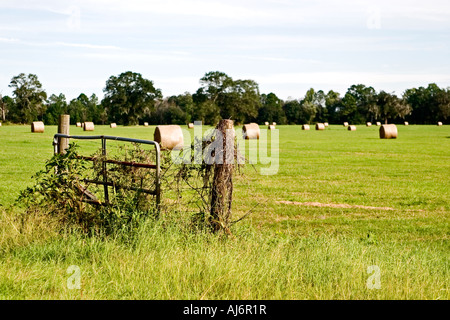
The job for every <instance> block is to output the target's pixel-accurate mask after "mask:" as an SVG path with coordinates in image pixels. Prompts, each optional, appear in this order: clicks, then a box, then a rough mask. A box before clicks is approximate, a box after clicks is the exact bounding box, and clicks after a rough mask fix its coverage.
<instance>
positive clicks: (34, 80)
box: [9, 73, 47, 123]
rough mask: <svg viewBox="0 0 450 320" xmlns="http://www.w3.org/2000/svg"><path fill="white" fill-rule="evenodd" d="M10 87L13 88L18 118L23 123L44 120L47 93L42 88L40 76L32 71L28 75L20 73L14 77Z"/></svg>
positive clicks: (16, 116)
mask: <svg viewBox="0 0 450 320" xmlns="http://www.w3.org/2000/svg"><path fill="white" fill-rule="evenodd" d="M9 87H11V88H12V89H13V96H14V102H15V107H16V110H15V111H16V115H15V118H16V120H18V121H19V122H22V123H31V122H32V121H35V120H42V118H43V115H44V113H45V105H44V101H45V99H47V94H46V93H45V91H44V90H42V84H41V83H40V82H39V80H38V77H37V76H36V75H34V74H31V73H30V74H28V75H25V74H24V73H20V74H19V75H18V76H15V77H13V78H12V80H11V83H10V84H9Z"/></svg>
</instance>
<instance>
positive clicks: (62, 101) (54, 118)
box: [44, 93, 67, 125]
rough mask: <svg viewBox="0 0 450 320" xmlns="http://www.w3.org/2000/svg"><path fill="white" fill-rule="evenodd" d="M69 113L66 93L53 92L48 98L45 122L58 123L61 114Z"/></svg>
mask: <svg viewBox="0 0 450 320" xmlns="http://www.w3.org/2000/svg"><path fill="white" fill-rule="evenodd" d="M66 113H67V102H66V97H65V96H64V94H62V93H60V94H59V96H57V95H55V94H52V95H51V96H50V98H48V100H47V107H46V111H45V114H44V122H45V123H46V124H49V125H56V124H58V119H59V115H61V114H66Z"/></svg>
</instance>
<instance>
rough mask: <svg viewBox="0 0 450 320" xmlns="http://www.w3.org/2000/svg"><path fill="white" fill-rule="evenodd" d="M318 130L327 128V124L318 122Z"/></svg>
mask: <svg viewBox="0 0 450 320" xmlns="http://www.w3.org/2000/svg"><path fill="white" fill-rule="evenodd" d="M316 130H325V125H324V124H323V123H316Z"/></svg>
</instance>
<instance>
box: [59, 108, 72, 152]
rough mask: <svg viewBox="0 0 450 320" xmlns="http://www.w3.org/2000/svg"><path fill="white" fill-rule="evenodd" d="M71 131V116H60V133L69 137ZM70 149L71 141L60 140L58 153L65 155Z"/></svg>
mask: <svg viewBox="0 0 450 320" xmlns="http://www.w3.org/2000/svg"><path fill="white" fill-rule="evenodd" d="M69 129H70V115H68V114H62V115H60V116H59V122H58V133H62V134H67V135H69ZM68 147H69V139H67V138H58V153H59V154H64V153H66V149H67V148H68Z"/></svg>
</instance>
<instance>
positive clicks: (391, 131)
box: [380, 124, 398, 139]
mask: <svg viewBox="0 0 450 320" xmlns="http://www.w3.org/2000/svg"><path fill="white" fill-rule="evenodd" d="M397 137H398V132H397V126H396V125H395V124H383V125H382V126H381V127H380V139H396V138H397Z"/></svg>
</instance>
